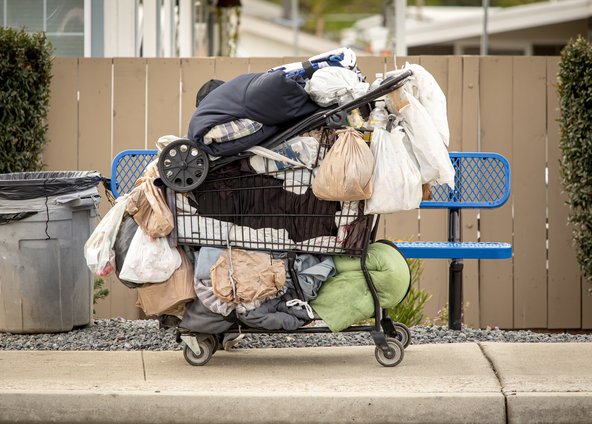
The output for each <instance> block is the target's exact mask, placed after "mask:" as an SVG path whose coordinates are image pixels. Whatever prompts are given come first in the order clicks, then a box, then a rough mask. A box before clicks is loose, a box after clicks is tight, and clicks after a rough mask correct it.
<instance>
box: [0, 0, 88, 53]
mask: <svg viewBox="0 0 592 424" xmlns="http://www.w3.org/2000/svg"><path fill="white" fill-rule="evenodd" d="M0 24H1V25H2V26H4V27H12V28H22V27H24V28H25V30H26V31H28V32H38V31H45V34H46V36H47V38H48V39H49V41H51V43H52V45H53V47H54V54H55V55H56V56H84V0H0Z"/></svg>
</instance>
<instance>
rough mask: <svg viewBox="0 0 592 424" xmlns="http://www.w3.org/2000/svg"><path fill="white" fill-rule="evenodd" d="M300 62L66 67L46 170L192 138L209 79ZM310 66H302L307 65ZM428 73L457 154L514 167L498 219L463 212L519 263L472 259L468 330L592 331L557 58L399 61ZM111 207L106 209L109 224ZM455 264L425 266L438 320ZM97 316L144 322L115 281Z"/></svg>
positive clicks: (60, 71) (94, 165) (57, 70)
mask: <svg viewBox="0 0 592 424" xmlns="http://www.w3.org/2000/svg"><path fill="white" fill-rule="evenodd" d="M295 59H297V58H293V57H284V58H248V59H247V58H245V59H236V58H208V59H124V58H115V59H110V58H105V59H82V58H80V59H68V58H61V59H60V58H57V59H55V61H54V66H53V74H54V77H53V80H52V98H51V107H50V114H49V139H50V142H49V144H48V145H47V147H46V150H45V153H44V161H45V163H46V164H47V169H48V170H76V169H80V170H91V169H92V170H99V171H100V172H101V173H102V174H103V175H105V176H107V177H109V176H110V163H111V160H112V158H113V157H114V155H115V154H116V153H117V152H119V151H121V150H124V149H129V148H141V149H145V148H153V147H154V142H155V141H156V140H157V139H158V137H160V136H161V135H165V134H175V135H183V134H185V132H186V127H187V123H188V121H189V118H190V116H191V113H192V112H193V108H194V104H195V103H194V102H195V93H196V91H197V90H198V88H199V87H200V86H201V85H202V84H203V83H205V82H206V81H208V80H209V79H210V78H219V79H222V80H228V79H230V78H232V77H234V76H236V75H239V74H242V73H245V72H257V71H265V70H267V69H269V68H270V67H272V66H275V65H280V64H282V63H288V62H293V61H294V60H295ZM300 59H301V58H300ZM407 60H408V61H409V62H411V63H419V64H421V65H423V66H424V67H425V68H426V69H427V70H429V71H430V72H431V73H432V74H433V75H434V77H435V78H436V80H437V81H438V83H439V84H440V86H441V87H442V89H443V91H444V92H445V94H446V96H447V101H448V120H449V124H450V133H451V139H450V150H458V151H475V150H481V151H493V152H498V153H501V154H503V155H504V156H506V157H507V158H508V159H509V161H510V163H511V166H512V195H511V198H510V200H509V201H508V203H507V204H505V205H504V206H502V207H501V208H499V209H496V210H489V211H485V210H484V211H481V212H479V211H472V210H467V211H463V212H462V233H463V239H464V240H466V241H472V240H473V241H474V240H482V241H504V242H510V243H512V244H513V247H514V257H513V258H512V259H510V260H488V261H487V260H483V261H477V260H466V261H465V269H464V301H465V314H464V318H465V323H466V324H467V325H469V326H471V327H487V326H491V327H494V326H498V327H500V328H543V329H590V328H592V297H590V296H589V295H588V294H587V288H588V285H587V283H585V282H583V281H582V277H581V275H580V272H579V267H578V265H577V262H576V259H575V252H574V249H573V247H572V241H571V233H570V228H569V226H568V225H567V215H568V212H569V210H568V209H567V207H566V206H565V204H564V201H565V195H564V194H563V193H562V185H561V182H560V176H559V169H558V161H559V157H560V152H559V147H558V145H559V130H558V125H557V117H558V112H557V94H556V74H557V70H558V58H557V57H477V56H419V57H417V56H416V57H398V58H397V63H396V65H397V66H399V67H401V66H402V65H403V64H404V63H405V61H407ZM358 64H359V67H360V69H361V70H362V72H363V73H364V74H365V75H367V76H370V77H371V76H372V75H374V73H376V72H383V71H385V70H391V69H393V68H394V67H395V63H394V62H393V59H392V58H383V57H360V58H359V60H358ZM108 208H109V204H108V202H107V201H106V200H103V201H102V202H101V206H100V209H101V213H102V214H104V213H106V212H107V210H108ZM446 220H447V214H446V212H445V211H438V210H422V211H421V212H418V211H409V212H402V213H397V214H392V215H389V216H384V217H383V219H382V220H381V224H380V228H379V234H378V236H379V237H382V238H394V239H412V240H418V239H419V240H426V241H429V240H445V239H446V238H447V231H446V225H447V222H446ZM447 269H448V263H447V261H446V260H425V261H424V271H423V274H422V276H421V280H420V288H421V289H424V290H426V291H428V292H429V293H430V294H431V295H432V298H431V300H430V301H429V303H428V305H427V306H426V312H427V313H428V315H430V316H436V315H437V314H438V311H439V310H440V309H442V308H443V307H444V306H445V304H446V302H447V287H448V282H447V280H448V270H447ZM107 287H108V288H109V289H110V290H111V294H110V295H109V296H108V297H107V298H106V299H104V300H101V301H100V303H99V304H98V305H96V311H97V316H98V317H114V316H122V317H125V318H138V317H140V314H139V310H138V309H137V308H136V307H135V297H136V295H135V292H134V291H133V290H130V289H127V288H126V287H125V286H123V285H122V284H121V283H119V282H118V281H116V280H115V279H114V278H112V277H111V278H108V280H107Z"/></svg>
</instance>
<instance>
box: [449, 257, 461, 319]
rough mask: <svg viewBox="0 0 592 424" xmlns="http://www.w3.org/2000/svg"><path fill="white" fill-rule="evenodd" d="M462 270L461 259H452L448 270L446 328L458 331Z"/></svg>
mask: <svg viewBox="0 0 592 424" xmlns="http://www.w3.org/2000/svg"><path fill="white" fill-rule="evenodd" d="M462 270H463V262H462V260H461V259H453V260H452V261H451V262H450V267H449V268H448V328H450V329H451V330H460V329H461V327H462V304H463V294H462Z"/></svg>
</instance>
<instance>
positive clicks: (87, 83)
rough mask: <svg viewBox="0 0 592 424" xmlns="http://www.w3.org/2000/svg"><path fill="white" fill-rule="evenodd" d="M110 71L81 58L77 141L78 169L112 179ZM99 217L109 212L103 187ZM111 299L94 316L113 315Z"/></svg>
mask: <svg viewBox="0 0 592 424" xmlns="http://www.w3.org/2000/svg"><path fill="white" fill-rule="evenodd" d="M111 67H112V59H103V58H101V59H98V58H80V59H79V64H78V69H79V87H80V97H79V99H80V100H79V109H78V110H79V116H78V139H79V143H80V149H79V163H80V169H85V170H97V171H99V172H100V173H101V174H102V175H105V176H111V158H112V153H111ZM99 190H100V192H101V204H100V206H99V211H100V215H101V216H105V214H106V213H107V212H108V211H109V209H110V206H111V205H110V204H109V202H108V201H107V197H106V196H105V194H104V193H105V192H104V189H103V187H102V186H100V187H99ZM103 280H104V281H105V288H106V289H108V290H109V292H110V293H113V292H114V289H113V287H114V286H116V285H121V283H120V282H119V281H117V280H116V278H115V277H113V276H110V277H104V278H103ZM112 298H113V296H112V295H109V296H107V297H106V298H104V299H100V300H99V301H98V302H97V304H96V305H95V307H94V309H95V316H96V317H98V318H109V317H111V316H113V315H112V312H113V311H112V309H111V299H112Z"/></svg>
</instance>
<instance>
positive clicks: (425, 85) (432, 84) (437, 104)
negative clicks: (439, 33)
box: [387, 62, 450, 147]
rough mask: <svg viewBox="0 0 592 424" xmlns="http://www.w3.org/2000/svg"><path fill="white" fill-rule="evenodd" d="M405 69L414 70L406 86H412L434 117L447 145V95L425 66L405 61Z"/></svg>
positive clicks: (448, 136)
mask: <svg viewBox="0 0 592 424" xmlns="http://www.w3.org/2000/svg"><path fill="white" fill-rule="evenodd" d="M403 69H409V70H411V71H413V77H412V78H410V80H409V82H407V83H406V84H405V86H406V87H407V86H409V87H411V93H412V94H413V97H415V98H416V99H418V100H419V102H420V103H421V105H422V106H423V107H424V108H425V109H426V111H427V112H428V115H429V116H430V117H431V118H432V122H433V123H434V126H435V127H436V129H437V130H438V133H439V134H440V138H441V139H442V142H443V143H444V145H445V146H446V147H448V144H449V140H450V129H449V127H448V112H447V108H446V95H445V94H444V92H443V91H442V89H441V88H440V86H439V85H438V82H437V81H436V79H435V78H434V76H433V75H432V74H430V73H429V72H428V71H427V70H426V69H425V68H424V67H423V66H421V65H417V64H409V63H408V62H407V63H405V66H404V68H403ZM397 72H400V71H391V72H388V73H387V76H390V75H395V74H396V73H397Z"/></svg>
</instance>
